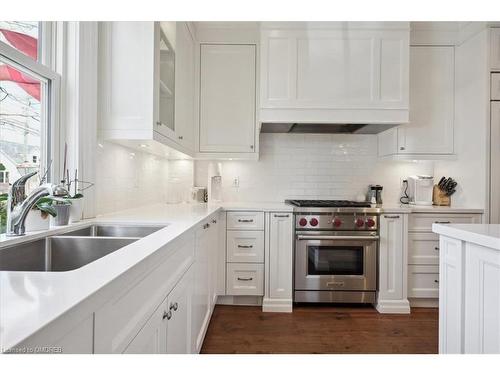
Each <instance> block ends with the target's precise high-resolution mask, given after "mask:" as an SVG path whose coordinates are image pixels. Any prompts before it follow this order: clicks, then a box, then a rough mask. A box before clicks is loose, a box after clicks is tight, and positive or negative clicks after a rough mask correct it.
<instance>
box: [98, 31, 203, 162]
mask: <svg viewBox="0 0 500 375" xmlns="http://www.w3.org/2000/svg"><path fill="white" fill-rule="evenodd" d="M99 48H100V75H101V80H100V93H101V98H100V103H101V106H100V120H101V121H100V123H101V124H100V131H101V136H102V137H103V138H104V139H108V140H113V141H116V142H118V143H123V144H125V145H127V146H129V147H140V148H141V150H142V151H146V152H151V153H155V154H158V155H161V156H164V155H166V153H167V152H168V149H166V148H164V147H162V146H163V145H166V146H169V147H171V148H173V149H175V150H178V151H181V152H183V153H185V154H188V155H191V156H192V154H193V153H194V149H193V145H194V130H193V129H194V48H195V47H194V39H193V37H192V35H191V33H190V30H189V27H188V25H187V24H186V23H185V22H177V23H176V22H102V23H101V28H100V47H99Z"/></svg>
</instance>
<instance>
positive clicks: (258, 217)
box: [227, 211, 264, 230]
mask: <svg viewBox="0 0 500 375" xmlns="http://www.w3.org/2000/svg"><path fill="white" fill-rule="evenodd" d="M227 229H244V230H264V212H242V211H238V212H228V213H227Z"/></svg>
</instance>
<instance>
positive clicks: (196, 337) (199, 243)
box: [191, 226, 210, 353]
mask: <svg viewBox="0 0 500 375" xmlns="http://www.w3.org/2000/svg"><path fill="white" fill-rule="evenodd" d="M209 249H210V232H209V229H208V227H206V226H202V227H200V228H199V229H198V230H197V232H196V251H195V275H194V292H193V307H192V317H191V319H192V326H191V330H192V331H191V340H192V344H193V351H194V352H196V353H198V352H199V351H200V349H201V345H202V344H203V337H204V334H205V327H206V324H207V322H208V318H209V316H210V305H209V299H210V297H209V294H210V283H209V278H210V274H209V263H210V257H209V254H210V252H209Z"/></svg>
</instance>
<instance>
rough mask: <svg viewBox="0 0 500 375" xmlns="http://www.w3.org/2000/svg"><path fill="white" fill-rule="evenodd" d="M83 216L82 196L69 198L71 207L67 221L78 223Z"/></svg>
mask: <svg viewBox="0 0 500 375" xmlns="http://www.w3.org/2000/svg"><path fill="white" fill-rule="evenodd" d="M82 216H83V198H76V199H71V207H70V209H69V222H70V223H78V222H79V221H80V220H82Z"/></svg>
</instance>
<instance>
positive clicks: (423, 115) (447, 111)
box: [399, 46, 455, 154]
mask: <svg viewBox="0 0 500 375" xmlns="http://www.w3.org/2000/svg"><path fill="white" fill-rule="evenodd" d="M454 92H455V51H454V47H447V46H444V47H443V46H414V47H411V48H410V123H409V124H407V125H403V126H401V127H400V128H399V131H400V132H401V133H402V135H401V142H402V144H400V145H399V152H400V153H402V154H452V153H453V126H454V108H455V103H454V102H455V94H454Z"/></svg>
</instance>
